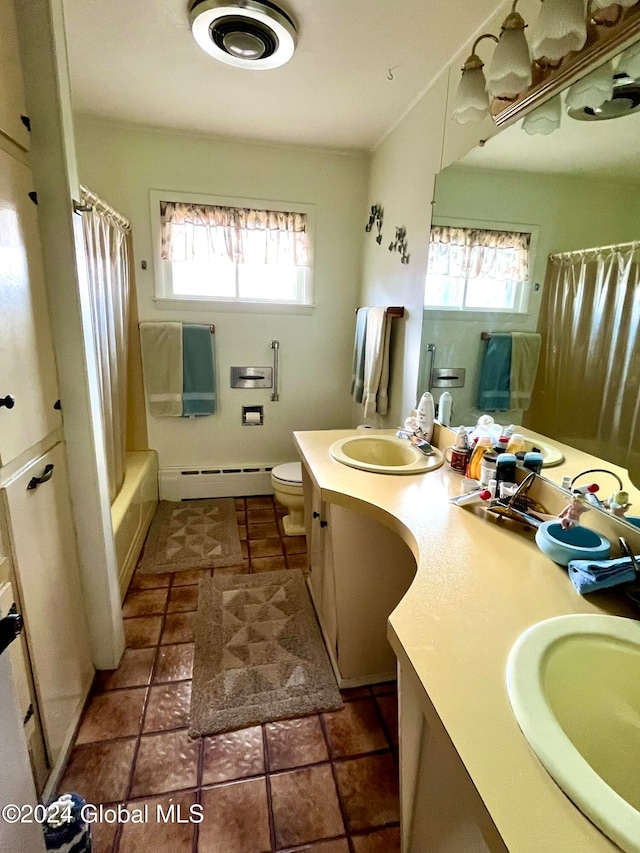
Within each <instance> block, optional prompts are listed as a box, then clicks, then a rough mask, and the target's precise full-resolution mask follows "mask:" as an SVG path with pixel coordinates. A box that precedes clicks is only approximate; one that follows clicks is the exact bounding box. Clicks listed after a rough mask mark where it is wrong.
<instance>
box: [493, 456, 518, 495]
mask: <svg viewBox="0 0 640 853" xmlns="http://www.w3.org/2000/svg"><path fill="white" fill-rule="evenodd" d="M517 461H518V460H517V459H516V457H515V456H514V454H513V453H501V454H500V455H499V456H498V458H497V459H496V486H497V489H498V494H500V483H515V481H516V464H517Z"/></svg>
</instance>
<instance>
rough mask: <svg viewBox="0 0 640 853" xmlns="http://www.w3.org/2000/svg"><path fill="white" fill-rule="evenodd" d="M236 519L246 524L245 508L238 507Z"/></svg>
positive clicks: (239, 522)
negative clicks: (239, 508)
mask: <svg viewBox="0 0 640 853" xmlns="http://www.w3.org/2000/svg"><path fill="white" fill-rule="evenodd" d="M236 521H237V522H238V524H245V523H246V521H247V516H246V513H245V511H244V510H243V509H241V510H238V509H237V510H236Z"/></svg>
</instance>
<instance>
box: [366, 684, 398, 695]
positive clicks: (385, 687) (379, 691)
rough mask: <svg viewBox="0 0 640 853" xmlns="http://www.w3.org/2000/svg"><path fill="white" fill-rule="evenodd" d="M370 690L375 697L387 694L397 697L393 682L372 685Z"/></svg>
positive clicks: (396, 689)
mask: <svg viewBox="0 0 640 853" xmlns="http://www.w3.org/2000/svg"><path fill="white" fill-rule="evenodd" d="M371 689H372V691H373V693H374V695H375V696H383V695H385V694H387V693H393V694H395V695H396V696H397V695H398V684H397V682H395V681H383V682H382V684H374V685H373V686H372V688H371Z"/></svg>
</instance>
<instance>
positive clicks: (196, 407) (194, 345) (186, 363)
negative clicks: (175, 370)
mask: <svg viewBox="0 0 640 853" xmlns="http://www.w3.org/2000/svg"><path fill="white" fill-rule="evenodd" d="M213 340H214V335H213V333H212V331H211V326H196V325H183V327H182V417H183V418H188V417H189V416H191V415H213V414H215V411H216V371H215V361H214V351H213Z"/></svg>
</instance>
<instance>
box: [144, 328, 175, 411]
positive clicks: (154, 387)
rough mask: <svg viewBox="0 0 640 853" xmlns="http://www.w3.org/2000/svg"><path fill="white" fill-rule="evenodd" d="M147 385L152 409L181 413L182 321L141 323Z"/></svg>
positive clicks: (148, 398)
mask: <svg viewBox="0 0 640 853" xmlns="http://www.w3.org/2000/svg"><path fill="white" fill-rule="evenodd" d="M140 347H141V350H142V369H143V374H144V388H145V391H146V394H147V402H148V405H149V413H150V414H151V415H153V416H154V417H156V418H166V417H169V418H179V417H181V416H182V323H140Z"/></svg>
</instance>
